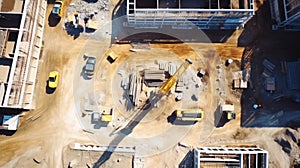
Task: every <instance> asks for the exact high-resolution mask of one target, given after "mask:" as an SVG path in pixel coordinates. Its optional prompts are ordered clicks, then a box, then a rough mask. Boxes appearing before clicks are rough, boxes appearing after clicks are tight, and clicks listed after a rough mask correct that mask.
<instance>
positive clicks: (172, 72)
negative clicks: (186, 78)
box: [168, 63, 176, 75]
mask: <svg viewBox="0 0 300 168" xmlns="http://www.w3.org/2000/svg"><path fill="white" fill-rule="evenodd" d="M168 71H169V74H170V75H174V73H175V72H176V65H175V64H173V63H169V66H168Z"/></svg>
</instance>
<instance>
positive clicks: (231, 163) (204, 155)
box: [194, 147, 268, 168]
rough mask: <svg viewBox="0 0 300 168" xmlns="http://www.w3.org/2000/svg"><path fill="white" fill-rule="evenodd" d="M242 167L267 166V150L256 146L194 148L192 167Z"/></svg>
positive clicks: (266, 167) (261, 167)
mask: <svg viewBox="0 0 300 168" xmlns="http://www.w3.org/2000/svg"><path fill="white" fill-rule="evenodd" d="M200 167H220V168H222V167H224V168H225V167H243V168H250V167H251V168H268V152H267V151H265V150H262V149H260V148H256V147H248V148H247V147H245V148H244V147H242V148H232V147H229V148H222V147H201V148H199V149H197V148H196V149H194V168H200Z"/></svg>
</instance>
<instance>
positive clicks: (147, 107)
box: [93, 92, 163, 168]
mask: <svg viewBox="0 0 300 168" xmlns="http://www.w3.org/2000/svg"><path fill="white" fill-rule="evenodd" d="M162 97H163V94H160V93H157V94H156V93H154V92H152V94H150V97H149V99H148V101H147V102H146V103H145V104H144V106H143V107H142V108H140V109H138V110H137V111H136V112H134V116H133V117H132V118H131V119H130V121H129V123H128V124H127V125H126V126H125V127H124V128H122V129H120V130H118V128H117V130H116V131H114V132H112V133H111V135H114V134H116V137H115V138H114V139H113V140H112V141H111V142H110V143H109V147H112V148H111V150H106V151H104V153H103V154H102V155H101V157H100V158H99V159H98V160H97V162H96V163H95V164H94V166H93V168H99V167H101V166H102V165H103V164H104V163H105V162H106V161H107V160H109V159H110V157H111V155H112V154H113V152H114V150H115V149H116V147H117V146H118V145H119V144H120V143H121V142H122V141H123V139H125V138H126V136H127V135H129V134H131V133H132V131H133V129H134V128H135V127H136V126H137V125H138V124H139V123H140V121H141V120H142V119H143V118H144V117H145V116H146V115H147V114H148V112H149V111H151V109H152V107H153V106H154V105H155V104H156V103H157V102H158V101H159V100H160V99H161V98H162ZM108 149H109V148H108Z"/></svg>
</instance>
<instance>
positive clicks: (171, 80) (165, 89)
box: [158, 58, 193, 95]
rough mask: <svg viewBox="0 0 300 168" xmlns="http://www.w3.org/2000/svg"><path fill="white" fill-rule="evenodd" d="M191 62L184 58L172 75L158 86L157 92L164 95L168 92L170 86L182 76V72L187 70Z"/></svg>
mask: <svg viewBox="0 0 300 168" xmlns="http://www.w3.org/2000/svg"><path fill="white" fill-rule="evenodd" d="M191 64H193V62H192V61H191V60H190V59H188V58H187V59H185V62H184V63H183V64H181V65H180V67H179V68H178V69H177V70H176V72H175V73H174V75H173V76H171V77H170V78H169V79H168V80H167V81H166V82H164V83H163V84H162V85H161V86H160V88H159V91H158V92H159V93H162V94H163V95H166V94H168V93H169V92H170V90H171V88H172V87H173V86H174V85H175V83H176V82H177V80H178V79H179V78H180V77H181V76H182V74H183V73H184V72H185V71H186V70H187V68H188V67H189V66H190V65H191Z"/></svg>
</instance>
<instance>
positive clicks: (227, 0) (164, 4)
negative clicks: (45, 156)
mask: <svg viewBox="0 0 300 168" xmlns="http://www.w3.org/2000/svg"><path fill="white" fill-rule="evenodd" d="M250 1H251V0H240V1H231V0H222V1H219V3H218V2H217V1H208V0H181V1H178V0H147V1H144V0H136V8H137V9H138V8H139V9H141V8H147V9H249V8H250Z"/></svg>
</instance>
